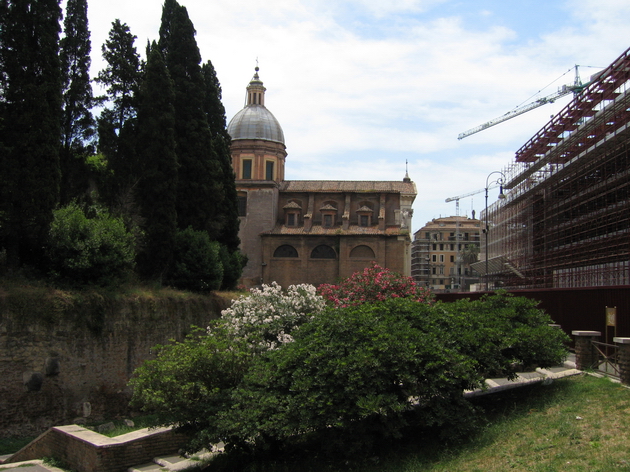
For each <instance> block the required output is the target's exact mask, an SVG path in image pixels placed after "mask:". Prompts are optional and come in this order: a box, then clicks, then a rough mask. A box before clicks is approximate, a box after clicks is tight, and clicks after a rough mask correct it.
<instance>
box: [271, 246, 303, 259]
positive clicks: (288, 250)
mask: <svg viewBox="0 0 630 472" xmlns="http://www.w3.org/2000/svg"><path fill="white" fill-rule="evenodd" d="M273 257H298V252H297V249H295V248H294V247H293V246H291V245H290V244H283V245H282V246H278V247H277V248H276V250H275V251H274V252H273Z"/></svg>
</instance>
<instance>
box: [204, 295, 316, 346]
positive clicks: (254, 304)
mask: <svg viewBox="0 0 630 472" xmlns="http://www.w3.org/2000/svg"><path fill="white" fill-rule="evenodd" d="M325 306H326V302H325V301H324V298H323V297H322V296H320V295H318V294H317V290H316V288H315V287H314V286H313V285H307V284H301V285H291V286H289V288H287V291H286V292H283V291H282V287H280V285H278V284H277V283H276V282H272V284H271V285H263V286H262V289H252V290H250V293H249V294H248V295H241V296H240V297H239V298H238V299H236V300H234V301H233V302H232V306H231V307H230V308H228V309H226V310H223V311H222V312H221V315H222V320H223V321H222V323H223V325H224V327H225V328H226V329H227V332H228V333H229V334H230V335H231V336H233V337H234V338H236V339H242V340H245V341H247V342H248V343H250V344H251V345H253V346H255V347H256V348H257V349H262V350H267V349H276V348H277V347H278V346H280V345H281V344H283V343H287V342H291V341H293V337H292V336H291V332H292V331H293V330H294V329H296V328H297V327H299V326H300V325H302V324H304V323H305V322H306V321H309V320H310V319H311V318H312V317H313V315H316V314H317V313H320V312H322V311H323V310H324V308H325ZM212 330H213V327H209V328H208V332H209V333H210V334H211V333H212Z"/></svg>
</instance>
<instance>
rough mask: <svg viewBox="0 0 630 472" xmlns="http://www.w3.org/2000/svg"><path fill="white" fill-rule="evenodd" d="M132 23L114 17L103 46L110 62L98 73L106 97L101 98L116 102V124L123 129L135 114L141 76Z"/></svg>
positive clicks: (119, 128)
mask: <svg viewBox="0 0 630 472" xmlns="http://www.w3.org/2000/svg"><path fill="white" fill-rule="evenodd" d="M135 40H136V36H134V35H133V34H131V31H130V30H129V26H127V25H126V24H125V23H121V22H120V20H115V21H114V22H113V23H112V29H111V30H110V31H109V36H108V39H107V40H106V41H105V44H103V46H102V47H101V51H102V53H103V59H105V61H106V62H107V66H106V67H105V69H104V70H102V71H100V72H99V73H98V76H97V78H96V81H97V82H99V83H101V84H103V85H104V86H105V87H106V90H107V94H108V95H107V96H106V97H102V99H105V100H108V101H110V102H111V103H112V104H113V110H114V112H115V113H114V116H115V120H116V121H115V122H114V125H115V127H116V129H117V130H118V131H120V130H121V129H122V128H123V126H124V124H125V122H126V121H127V120H129V119H132V118H135V116H136V102H135V101H136V94H137V92H138V88H139V86H140V80H141V78H142V68H141V62H140V55H139V54H138V51H137V50H136V47H135V45H134V42H135Z"/></svg>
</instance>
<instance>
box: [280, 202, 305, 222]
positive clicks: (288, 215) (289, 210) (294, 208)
mask: <svg viewBox="0 0 630 472" xmlns="http://www.w3.org/2000/svg"><path fill="white" fill-rule="evenodd" d="M282 209H283V210H284V224H285V226H298V225H299V224H300V215H301V212H302V207H301V206H300V202H299V201H298V200H289V201H288V202H287V204H286V205H285V206H283V207H282Z"/></svg>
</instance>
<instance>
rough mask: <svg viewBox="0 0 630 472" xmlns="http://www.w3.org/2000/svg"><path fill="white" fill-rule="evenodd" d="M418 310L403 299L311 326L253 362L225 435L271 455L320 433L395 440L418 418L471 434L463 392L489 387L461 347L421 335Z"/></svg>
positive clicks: (324, 317)
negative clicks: (274, 448)
mask: <svg viewBox="0 0 630 472" xmlns="http://www.w3.org/2000/svg"><path fill="white" fill-rule="evenodd" d="M419 307H423V305H421V304H419V303H417V302H412V301H409V300H401V299H399V300H390V301H388V302H385V303H381V304H366V305H362V306H352V307H346V308H342V309H336V310H334V309H329V310H327V311H325V312H324V313H322V314H320V315H318V316H316V317H314V318H313V319H312V320H311V321H310V322H308V323H306V324H304V325H303V326H302V327H301V328H300V329H299V330H297V331H296V332H295V334H294V338H295V342H293V343H288V344H286V345H283V346H282V347H281V348H280V349H277V350H273V351H268V352H267V353H266V354H265V355H264V356H261V357H260V358H257V359H255V361H254V362H253V364H252V368H251V369H250V370H249V371H248V373H247V375H246V376H245V378H244V381H243V383H242V385H241V386H240V387H239V388H238V389H237V390H236V391H235V396H234V404H233V406H232V408H231V409H230V410H229V411H226V412H223V413H222V416H223V417H222V419H221V421H220V423H219V426H220V433H221V436H223V437H227V438H229V439H230V441H231V442H233V443H234V444H239V445H246V444H247V443H248V442H249V441H250V440H251V439H252V438H255V441H256V442H257V443H258V445H260V446H263V447H268V445H269V444H273V443H274V442H275V441H285V440H288V439H290V438H292V437H295V436H299V435H304V434H307V433H313V432H319V433H322V434H324V435H325V436H328V437H329V441H328V443H329V445H331V446H333V448H349V447H352V446H354V445H360V446H365V445H371V444H372V443H373V441H374V440H377V439H378V440H381V439H383V438H395V437H398V436H399V435H400V432H401V430H402V428H404V427H405V426H406V425H407V421H408V420H409V414H412V413H414V412H415V414H413V415H412V418H413V422H414V423H415V424H416V425H417V424H423V425H425V426H445V425H458V426H459V427H460V428H461V429H462V430H463V429H464V427H468V426H471V425H472V419H471V412H472V409H471V407H470V405H469V404H468V403H467V402H466V401H464V400H463V397H462V392H463V390H464V389H466V388H472V387H478V386H480V385H481V382H482V381H483V378H482V377H481V376H480V375H479V373H478V372H476V370H475V369H474V362H473V360H472V359H471V358H469V357H468V356H465V355H463V354H462V353H460V352H458V350H457V346H456V345H455V344H452V343H445V342H443V340H444V337H443V336H438V335H436V334H438V333H434V332H429V331H426V330H424V329H422V327H423V325H424V322H423V320H422V318H424V316H425V313H424V308H422V309H417V308H419ZM347 433H349V434H347ZM331 436H332V437H337V440H338V441H340V442H339V443H336V444H334V441H333V440H331V439H330V437H331ZM331 443H332V444H331Z"/></svg>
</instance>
